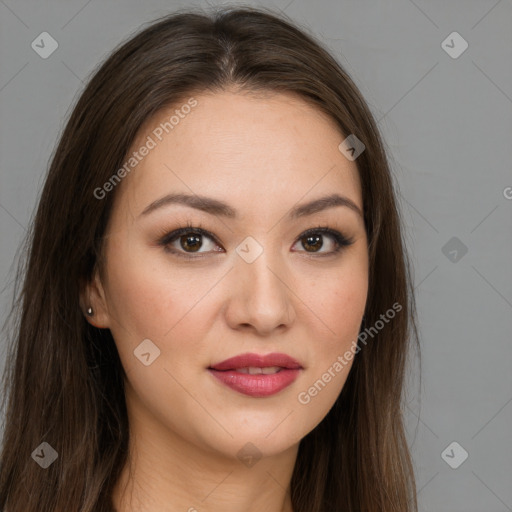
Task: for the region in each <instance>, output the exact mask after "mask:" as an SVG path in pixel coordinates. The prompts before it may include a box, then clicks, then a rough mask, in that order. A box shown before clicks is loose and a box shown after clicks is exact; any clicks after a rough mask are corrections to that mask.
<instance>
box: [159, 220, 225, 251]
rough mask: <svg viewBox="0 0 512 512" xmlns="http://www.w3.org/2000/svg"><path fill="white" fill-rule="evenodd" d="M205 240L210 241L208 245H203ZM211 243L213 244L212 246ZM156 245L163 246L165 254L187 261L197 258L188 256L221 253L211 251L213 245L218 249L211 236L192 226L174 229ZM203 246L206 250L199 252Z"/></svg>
mask: <svg viewBox="0 0 512 512" xmlns="http://www.w3.org/2000/svg"><path fill="white" fill-rule="evenodd" d="M205 238H206V239H208V240H210V244H208V243H207V244H204V242H203V239H205ZM211 242H213V244H212V243H211ZM158 244H159V245H161V246H163V247H164V249H165V251H167V252H170V253H173V254H176V255H177V256H181V257H184V258H189V259H191V258H197V256H188V254H194V253H196V254H204V253H208V252H211V251H213V252H221V251H219V250H218V249H212V246H213V247H215V245H217V247H218V244H217V242H216V241H215V237H214V236H213V235H212V234H210V233H208V231H206V230H204V229H202V228H201V227H193V226H192V225H188V226H187V227H184V228H179V229H176V230H175V231H172V232H171V233H166V234H165V235H164V236H163V237H162V238H161V239H160V240H159V241H158ZM205 246H206V250H205V251H200V249H202V248H204V247H205ZM209 246H210V247H209Z"/></svg>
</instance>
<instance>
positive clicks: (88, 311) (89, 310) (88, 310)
mask: <svg viewBox="0 0 512 512" xmlns="http://www.w3.org/2000/svg"><path fill="white" fill-rule="evenodd" d="M87 314H88V315H89V316H93V315H94V311H93V310H92V308H91V307H90V306H89V307H88V308H87Z"/></svg>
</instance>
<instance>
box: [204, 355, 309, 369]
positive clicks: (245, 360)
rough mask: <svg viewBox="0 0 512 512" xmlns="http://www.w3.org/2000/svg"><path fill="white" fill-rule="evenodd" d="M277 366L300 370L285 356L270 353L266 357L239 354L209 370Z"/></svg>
mask: <svg viewBox="0 0 512 512" xmlns="http://www.w3.org/2000/svg"><path fill="white" fill-rule="evenodd" d="M273 366H277V367H279V368H286V369H290V370H297V369H300V368H302V366H301V364H300V363H299V362H298V361H296V360H295V359H293V357H290V356H288V355H287V354H280V353H272V354H266V355H260V354H240V355H238V356H235V357H231V358H229V359H226V360H225V361H222V362H220V363H216V364H214V365H212V366H210V368H212V369H213V370H218V371H225V370H238V369H240V368H270V367H273Z"/></svg>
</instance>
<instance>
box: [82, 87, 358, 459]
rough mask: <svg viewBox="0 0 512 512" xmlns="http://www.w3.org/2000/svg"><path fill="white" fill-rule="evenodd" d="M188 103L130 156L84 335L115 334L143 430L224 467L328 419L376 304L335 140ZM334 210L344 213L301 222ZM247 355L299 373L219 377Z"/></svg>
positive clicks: (249, 104) (307, 116) (255, 107)
mask: <svg viewBox="0 0 512 512" xmlns="http://www.w3.org/2000/svg"><path fill="white" fill-rule="evenodd" d="M194 98H195V100H196V101H197V104H195V106H193V107H191V108H187V107H183V105H185V104H186V100H185V101H184V102H183V105H176V106H175V107H173V108H172V109H169V110H168V111H167V110H166V111H165V112H160V113H159V114H158V115H157V116H155V117H154V118H152V119H151V120H149V121H148V122H147V123H146V124H145V125H144V126H143V128H142V130H141V131H140V133H139V136H138V137H137V140H136V141H135V143H134V144H133V147H132V150H131V151H130V155H132V153H133V151H137V155H138V156H136V157H134V158H137V163H136V165H133V166H132V167H130V165H128V166H127V168H130V171H129V172H128V173H127V175H126V177H124V179H123V180H122V182H121V183H120V184H118V185H117V189H116V190H115V193H116V200H115V203H114V209H113V212H112V216H111V218H110V222H109V226H108V229H107V236H106V239H105V243H106V245H105V256H106V263H105V273H104V277H103V279H101V280H100V279H99V277H98V276H96V278H97V279H96V280H95V283H96V284H95V285H93V286H91V287H89V289H88V292H89V295H88V299H89V300H88V302H87V304H92V306H93V308H94V309H95V315H94V316H93V317H92V318H91V319H90V321H91V323H93V324H94V325H96V326H98V327H105V328H107V327H108V328H109V329H110V330H111V332H112V334H113V337H114V339H115V342H116V345H117V348H118V351H119V355H120V357H121V361H122V364H123V366H124V368H125V371H126V374H127V386H126V400H127V405H128V410H129V412H130V415H131V418H132V419H135V418H136V419H137V421H138V422H139V424H145V425H151V431H152V432H154V433H155V435H156V432H159V433H163V432H165V433H166V435H167V434H169V435H171V436H177V437H179V438H181V440H182V441H183V440H185V441H188V442H189V443H190V444H192V445H194V446H195V447H198V448H201V449H203V450H204V449H206V450H208V451H209V452H216V453H218V454H219V455H220V454H222V455H224V456H227V457H237V456H239V454H240V453H244V450H249V451H250V449H249V448H248V447H247V446H246V443H248V442H250V443H252V445H254V446H255V447H256V449H257V450H258V451H259V452H260V453H261V454H263V455H272V454H277V453H280V452H283V451H284V450H286V449H288V448H291V447H292V446H294V445H296V444H297V443H298V442H299V441H300V440H301V438H303V437H304V436H305V435H306V434H307V433H308V432H310V431H311V430H312V429H313V428H314V427H315V426H316V425H317V424H318V423H319V422H320V421H321V420H322V419H323V418H324V417H325V416H326V414H327V413H328V411H329V409H330V408H331V407H332V405H333V404H334V402H335V400H336V398H337V397H338V395H339V393H340V391H341V389H342V387H343V385H344V383H345V381H346V378H347V375H348V372H349V370H350V367H351V364H352V360H348V359H346V358H345V359H344V360H345V362H346V364H345V365H343V364H341V363H340V359H339V358H342V357H343V356H344V354H345V353H346V352H347V351H349V350H351V349H352V348H353V347H354V343H353V342H354V341H355V340H356V339H357V335H358V333H359V328H360V324H361V320H362V316H363V313H364V309H365V304H366V298H367V289H368V253H367V238H366V233H365V226H364V220H363V217H362V215H361V214H360V213H358V211H357V210H358V209H359V211H360V212H362V210H363V203H362V195H361V185H360V181H359V176H358V171H357V168H356V163H355V162H354V161H350V160H348V159H347V158H346V157H345V156H344V154H342V153H341V152H340V150H339V149H338V146H339V144H340V143H341V142H342V141H343V139H344V138H345V137H344V136H343V135H342V134H341V133H340V132H339V131H338V130H337V128H336V126H335V124H334V123H333V122H332V121H331V120H330V119H329V118H328V117H327V116H326V115H324V114H322V113H321V112H319V111H317V110H316V109H314V108H313V107H311V106H309V105H308V104H306V103H304V102H303V101H302V100H300V99H298V98H295V97H294V96H291V95H281V94H276V95H272V96H269V97H268V98H262V97H259V98H256V97H255V96H249V95H243V94H240V93H235V92H222V93H216V94H201V95H196V96H194ZM192 104H193V102H191V103H189V105H192ZM176 110H178V112H175V111H176ZM172 115H175V118H174V119H173V121H172V125H171V124H169V123H168V124H167V125H165V122H166V121H169V119H170V117H171V116H172ZM176 115H177V117H176ZM178 118H179V121H178V122H176V119H178ZM162 126H166V128H167V131H166V130H165V129H164V128H162ZM170 126H172V127H171V128H170ZM167 132H168V133H167ZM347 135H348V134H347ZM148 136H149V138H148ZM151 141H153V142H151ZM143 146H146V148H148V149H147V151H145V150H141V149H140V148H141V147H143ZM132 156H133V155H132ZM127 161H128V158H127ZM133 163H134V161H132V164H133ZM109 193H114V192H112V191H111V192H109ZM333 194H338V195H339V196H341V197H343V198H345V199H346V202H345V205H344V204H343V201H341V202H338V203H337V205H334V206H333V205H332V204H328V203H327V202H326V203H324V204H322V203H319V204H317V205H316V206H315V207H313V208H302V209H301V207H304V206H305V205H307V204H309V203H310V202H312V201H316V200H318V199H320V198H324V197H328V196H332V195H333ZM176 195H179V196H178V198H179V197H182V200H181V201H178V200H177V199H175V200H171V199H170V198H172V197H173V196H176ZM166 197H168V198H169V200H168V201H167V200H165V199H164V198H166ZM184 197H186V198H187V199H186V200H183V198H184ZM99 200H101V199H99ZM350 202H351V203H353V207H350V206H347V204H349V203H350ZM221 204H222V205H221ZM187 226H188V228H187ZM325 227H327V228H329V229H331V230H333V233H334V235H333V234H330V233H323V232H322V231H321V229H320V228H325ZM179 228H187V229H186V230H185V232H184V233H182V234H181V235H179V234H178V236H174V237H173V236H172V235H170V236H166V234H169V233H172V232H173V231H176V230H177V229H179ZM199 228H200V229H201V230H202V231H201V232H198V231H197V230H198V229H199ZM307 230H312V231H311V232H310V233H309V234H307V233H306V234H305V232H306V231H307ZM337 233H339V235H340V236H342V237H345V238H346V239H351V241H352V243H351V245H347V246H344V245H343V243H341V244H340V243H339V242H338V241H337V239H336V234H337ZM338 248H339V251H338V250H337V249H338ZM247 353H250V354H256V355H267V354H275V353H280V354H286V355H287V356H289V357H290V358H293V360H295V361H296V362H297V363H298V364H299V365H300V368H299V369H295V370H293V369H289V368H288V369H281V370H280V371H278V372H277V373H274V374H273V375H271V374H270V373H272V372H275V371H276V370H277V369H278V368H268V367H269V366H278V367H279V368H284V367H286V366H287V362H286V361H284V360H280V359H276V360H267V361H261V360H260V361H259V362H258V361H257V359H255V360H250V359H249V360H242V361H241V362H239V363H238V367H245V368H247V367H248V366H253V367H261V366H264V367H267V368H268V369H267V370H263V371H264V372H267V371H268V372H269V374H268V375H267V374H265V375H251V374H247V373H246V372H248V371H251V372H252V371H256V372H260V371H261V370H259V369H258V370H243V369H242V370H240V368H238V369H236V367H237V364H232V365H230V364H227V365H226V366H227V367H230V368H231V371H229V370H227V371H221V370H212V369H211V368H212V367H213V366H215V365H217V364H218V363H220V362H222V361H224V360H227V359H230V358H233V357H234V356H238V355H240V354H247ZM356 357H357V356H356ZM336 363H338V364H336ZM340 366H342V368H341V369H340ZM221 379H222V380H221ZM227 383H234V384H233V385H234V386H235V387H232V386H230V385H228V384H227ZM312 388H314V389H313V390H311V389H312ZM315 390H316V391H315ZM244 447H245V448H244ZM251 449H253V448H251ZM240 450H242V452H240ZM237 454H238V455H237Z"/></svg>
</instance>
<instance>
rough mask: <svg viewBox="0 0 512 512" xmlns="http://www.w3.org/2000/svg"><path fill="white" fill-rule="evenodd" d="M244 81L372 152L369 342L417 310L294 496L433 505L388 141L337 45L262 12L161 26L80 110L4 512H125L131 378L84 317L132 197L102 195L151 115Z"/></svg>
mask: <svg viewBox="0 0 512 512" xmlns="http://www.w3.org/2000/svg"><path fill="white" fill-rule="evenodd" d="M232 86H236V87H237V88H238V89H240V90H245V91H250V92H258V91H262V92H265V91H269V92H282V93H292V94H298V95H300V96H301V97H302V98H303V99H304V100H306V101H308V102H310V103H311V104H313V105H315V107H316V108H318V109H321V110H322V111H323V112H325V113H327V114H328V115H329V116H330V117H331V118H332V119H333V120H334V121H335V122H336V123H337V125H338V126H339V129H340V132H341V134H344V136H348V135H349V134H355V135H356V136H357V138H358V139H360V140H361V141H362V142H363V143H364V145H365V146H366V149H365V151H363V153H362V154H361V155H360V156H359V157H358V158H357V160H356V164H357V168H358V171H359V175H360V180H361V184H362V194H363V204H364V218H365V225H366V230H367V236H368V242H369V245H368V250H369V261H370V274H369V290H368V301H367V307H366V311H365V317H364V322H363V325H362V326H361V331H363V330H365V329H369V330H367V332H368V333H369V332H371V328H372V326H374V325H375V324H376V323H377V322H378V321H379V319H380V318H381V315H383V314H384V313H385V312H386V311H387V310H389V309H390V308H391V306H392V305H393V304H399V305H400V306H401V311H400V313H398V314H396V316H395V317H394V318H393V320H392V321H391V322H389V324H388V325H386V326H385V328H383V329H382V330H380V332H378V333H377V334H372V338H373V339H372V340H371V341H369V342H368V343H367V344H365V346H362V347H361V350H360V351H359V353H358V355H357V356H356V357H355V359H354V362H353V366H352V368H351V371H350V373H349V376H348V378H347V381H346V383H345V385H344V387H343V390H342V392H341V393H340V395H339V397H338V399H337V401H336V403H335V405H334V406H333V407H332V409H331V410H330V411H329V413H328V414H327V416H326V417H325V418H324V419H323V421H322V422H321V423H320V424H319V425H318V426H317V427H316V428H315V429H314V430H313V431H311V432H310V433H309V434H308V435H306V436H305V437H304V439H302V441H301V443H300V446H299V451H298V458H297V461H296V465H295V468H294V472H293V476H292V481H291V489H290V492H291V497H292V503H293V507H294V512H324V511H327V510H328V511H331V510H332V511H334V510H336V511H356V510H357V511H371V512H412V511H416V510H417V504H416V489H415V480H414V471H413V466H412V462H411V457H410V453H409V449H408V446H407V441H406V437H405V432H404V425H403V417H402V405H403V387H404V377H405V369H406V368H407V360H408V354H409V352H410V351H409V348H410V341H411V340H412V339H414V340H415V341H416V345H417V347H418V348H419V343H418V333H417V327H416V319H415V317H416V312H415V300H414V294H413V292H414V289H413V286H412V279H411V275H410V266H409V263H408V257H407V251H406V248H405V243H404V238H403V234H402V231H401V229H402V228H401V220H400V213H399V209H398V206H397V197H396V190H395V187H396V184H394V183H393V179H392V176H391V173H390V165H389V163H388V160H387V157H386V152H385V149H384V145H383V141H382V140H381V136H380V134H379V131H378V129H377V126H376V123H375V121H374V119H373V117H372V115H371V113H370V111H369V108H368V106H367V105H366V103H365V101H364V99H363V97H362V96H361V94H360V92H359V91H358V89H357V87H356V86H355V84H354V82H353V81H352V80H351V79H350V77H349V76H348V75H347V73H346V72H345V71H344V70H343V68H342V67H341V66H340V65H339V64H338V63H337V62H336V61H335V59H334V58H333V57H332V56H331V55H330V54H329V53H328V52H327V51H326V50H325V49H323V47H322V46H321V44H320V43H318V42H317V41H316V40H315V39H314V38H313V37H312V36H310V35H309V34H308V33H307V32H306V31H305V30H301V29H299V28H297V27H296V26H295V25H294V24H293V23H292V22H290V20H288V19H287V18H285V17H284V15H279V16H278V15H276V14H275V13H273V12H271V11H269V10H268V9H255V8H249V7H244V8H235V7H228V8H226V7H224V8H222V9H220V10H217V11H214V12H213V13H212V14H205V13H203V12H202V11H198V10H192V11H191V10H187V11H186V12H183V11H179V12H176V13H173V14H171V15H169V16H166V17H164V18H162V19H159V20H156V21H155V22H153V23H151V24H150V25H149V26H148V27H146V28H144V29H143V30H141V31H140V32H139V33H138V34H136V35H135V36H133V37H132V38H131V39H129V40H128V41H127V42H125V43H124V44H122V45H121V46H120V47H119V48H118V49H116V51H115V52H114V53H112V55H111V56H110V57H109V58H108V59H107V60H106V61H105V62H104V63H103V64H102V65H101V66H100V68H99V70H98V71H97V72H96V73H95V74H94V75H93V76H92V78H91V80H90V81H89V83H88V85H87V86H86V88H85V90H84V91H83V92H82V94H81V95H80V98H79V99H78V101H77V104H76V105H75V107H74V109H73V111H72V113H71V116H70V118H69V120H68V122H67V125H66V127H65V129H64V131H63V133H62V136H61V138H60V142H59V144H58V146H57V148H56V151H55V154H54V155H53V158H52V161H51V165H50V168H49V171H48V175H47V178H46V181H45V185H44V189H43V191H42V195H41V198H40V202H39V205H38V208H37V212H36V215H35V219H34V221H33V223H32V224H31V227H30V231H29V233H28V236H27V239H26V246H25V250H26V252H25V254H26V261H24V260H23V259H22V260H21V262H20V264H19V267H18V273H17V275H16V287H15V298H14V301H13V308H12V311H11V314H10V321H11V325H10V328H9V329H8V331H9V332H8V338H9V340H10V341H11V346H10V350H9V354H8V359H7V362H6V366H5V374H4V388H5V390H6V395H5V400H4V408H5V409H6V412H5V432H4V438H3V445H2V457H1V466H0V509H1V510H5V511H6V512H36V511H37V512H39V511H41V510H43V511H44V512H64V511H65V512H73V511H77V512H78V511H79V512H107V511H112V510H113V505H112V498H111V496H112V491H113V487H114V485H115V483H116V481H117V479H118V477H119V476H120V472H121V469H122V468H123V467H124V465H125V463H126V461H127V449H128V438H129V428H128V418H127V411H126V405H125V401H124V387H123V386H124V377H125V374H124V371H123V368H122V365H121V363H120V359H119V356H118V353H117V350H116V346H115V343H114V340H113V338H112V335H111V332H110V330H108V329H98V328H95V327H93V326H91V325H90V324H89V323H88V322H87V321H86V320H85V319H84V316H83V311H82V309H81V304H80V302H79V295H80V290H81V286H82V284H83V282H84V281H85V280H88V279H90V278H91V276H92V274H93V270H94V269H95V267H96V266H99V265H100V264H101V255H102V247H103V245H102V241H103V237H104V233H105V228H106V224H107V222H108V219H109V215H110V212H111V209H112V204H113V200H114V198H115V194H116V191H115V190H113V191H112V192H110V193H109V194H107V195H106V196H105V197H104V198H103V199H101V200H99V199H97V198H96V197H95V194H94V191H95V190H96V189H97V188H98V187H101V186H103V184H104V183H106V182H107V181H108V180H109V179H110V178H111V176H112V175H113V173H114V172H115V171H116V170H117V169H119V168H120V167H121V166H122V165H123V162H124V161H125V158H126V155H127V153H128V151H129V149H130V147H131V144H132V142H133V141H134V139H135V137H136V135H137V133H138V130H139V128H140V127H141V125H142V123H143V122H144V121H146V120H147V119H149V118H150V116H152V115H154V114H155V113H157V112H158V111H160V110H161V109H162V108H164V107H169V106H170V105H175V104H179V102H180V101H181V100H182V99H183V98H187V97H189V96H190V95H192V94H198V93H200V92H201V91H219V90H223V89H226V88H229V87H232ZM341 140H342V139H341V138H340V141H341ZM20 281H23V282H22V285H21V286H20ZM381 322H382V321H381ZM374 331H376V329H375V328H374ZM6 402H7V406H5V403H6ZM42 442H47V443H48V444H49V445H50V446H51V447H53V448H54V449H55V451H56V452H57V454H58V457H57V459H56V460H55V462H54V463H53V464H52V465H51V466H50V467H48V468H46V469H42V468H41V467H40V466H39V465H38V464H36V463H35V462H34V460H33V458H32V454H33V451H34V450H35V449H36V448H37V447H39V446H40V444H41V443H42Z"/></svg>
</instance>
